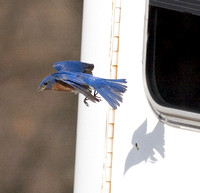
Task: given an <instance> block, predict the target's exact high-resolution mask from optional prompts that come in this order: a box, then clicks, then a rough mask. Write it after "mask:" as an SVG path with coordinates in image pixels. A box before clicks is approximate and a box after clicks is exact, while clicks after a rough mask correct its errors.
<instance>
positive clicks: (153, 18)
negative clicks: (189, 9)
mask: <svg viewBox="0 0 200 193" xmlns="http://www.w3.org/2000/svg"><path fill="white" fill-rule="evenodd" d="M146 77H147V85H148V88H149V91H150V93H151V95H152V97H153V99H154V100H155V101H156V102H157V103H158V104H160V105H163V106H167V107H172V108H177V109H182V110H187V111H192V112H200V16H197V15H193V14H190V13H186V12H179V11H173V10H169V9H165V8H158V7H155V6H150V8H149V22H148V42H147V56H146Z"/></svg>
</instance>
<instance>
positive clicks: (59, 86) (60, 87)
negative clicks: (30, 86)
mask: <svg viewBox="0 0 200 193" xmlns="http://www.w3.org/2000/svg"><path fill="white" fill-rule="evenodd" d="M52 90H57V91H68V92H72V91H74V90H75V89H74V88H73V87H72V86H70V85H68V84H65V85H62V84H59V83H55V84H53V86H52Z"/></svg>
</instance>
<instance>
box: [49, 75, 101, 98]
mask: <svg viewBox="0 0 200 193" xmlns="http://www.w3.org/2000/svg"><path fill="white" fill-rule="evenodd" d="M52 76H53V77H54V78H55V80H56V81H57V82H58V83H61V82H62V83H63V85H64V84H68V85H70V86H72V87H73V88H75V89H76V90H77V91H78V92H80V93H82V94H83V95H84V96H85V97H87V98H88V99H89V100H91V101H92V102H99V99H98V98H97V97H95V96H93V95H92V94H91V88H90V86H89V85H87V84H86V83H85V82H84V80H82V79H81V78H80V77H79V76H78V75H77V74H76V73H70V72H62V73H54V74H52ZM88 76H90V75H88Z"/></svg>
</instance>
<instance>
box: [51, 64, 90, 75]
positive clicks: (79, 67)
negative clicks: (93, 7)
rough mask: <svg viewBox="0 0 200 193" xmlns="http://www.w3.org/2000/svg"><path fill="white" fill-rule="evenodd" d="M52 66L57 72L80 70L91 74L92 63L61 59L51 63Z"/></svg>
mask: <svg viewBox="0 0 200 193" xmlns="http://www.w3.org/2000/svg"><path fill="white" fill-rule="evenodd" d="M53 67H54V68H55V69H56V70H57V71H58V72H82V73H87V74H92V70H93V69H94V65H93V64H88V63H84V62H80V61H61V62H56V63H54V64H53Z"/></svg>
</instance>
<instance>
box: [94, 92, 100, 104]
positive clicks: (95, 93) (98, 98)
mask: <svg viewBox="0 0 200 193" xmlns="http://www.w3.org/2000/svg"><path fill="white" fill-rule="evenodd" d="M98 94H99V93H98V92H97V91H96V90H95V91H94V97H95V98H96V99H97V100H98V102H99V101H101V97H98V96H97V95H98Z"/></svg>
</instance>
